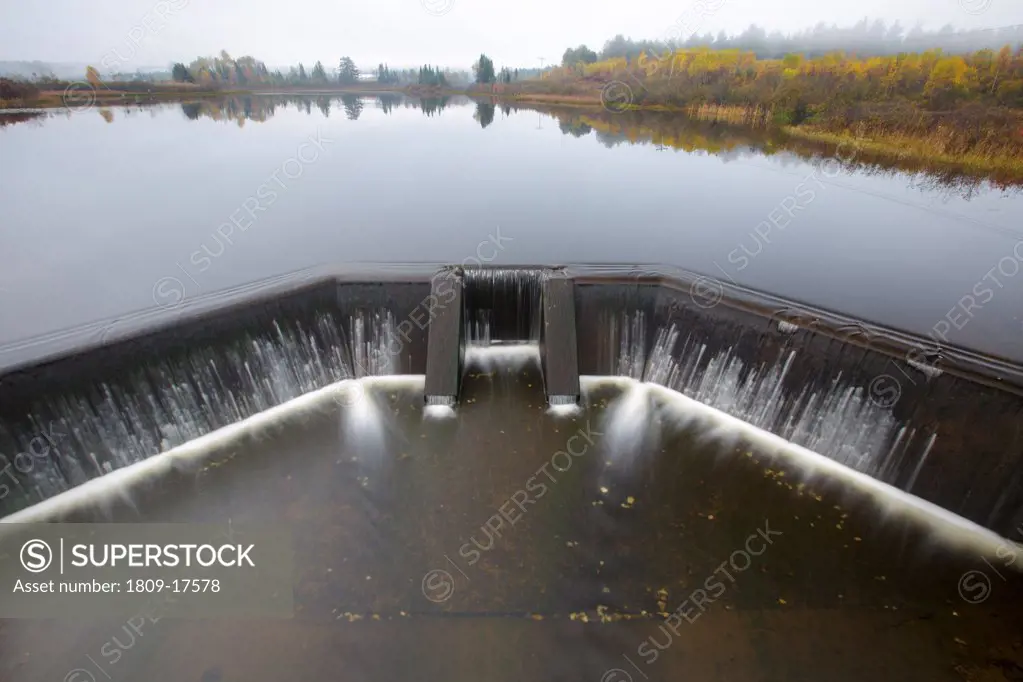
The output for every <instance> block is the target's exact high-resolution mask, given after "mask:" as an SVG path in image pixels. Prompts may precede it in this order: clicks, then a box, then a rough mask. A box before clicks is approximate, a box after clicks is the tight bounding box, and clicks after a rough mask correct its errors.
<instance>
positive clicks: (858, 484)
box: [581, 376, 1023, 568]
mask: <svg viewBox="0 0 1023 682" xmlns="http://www.w3.org/2000/svg"><path fill="white" fill-rule="evenodd" d="M581 382H582V385H583V390H584V391H586V392H588V391H589V390H592V389H594V388H598V387H601V386H608V385H610V384H617V385H618V386H619V387H620V388H621V389H622V390H623V391H629V390H631V389H634V388H635V387H637V386H638V385H640V382H637V381H635V380H634V379H630V378H627V377H616V378H610V377H589V376H587V377H581ZM642 386H644V387H645V388H646V391H643V392H642V393H643V394H647V395H651V396H654V397H656V398H657V399H658V400H659V402H660V403H661V404H662V405H665V406H670V407H671V408H672V409H674V410H676V411H677V417H678V418H679V419H680V420H682V421H684V422H689V421H691V420H692V419H693V417H694V416H695V417H697V418H700V419H701V420H702V421H703V423H704V424H705V425H707V426H710V427H711V429H715V430H717V433H716V434H715V435H717V436H718V437H719V438H721V439H725V438H727V437H729V436H731V437H741V438H744V439H746V440H748V441H749V442H751V443H752V444H753V445H754V446H755V447H756V448H757V450H758V451H759V452H762V453H764V454H766V455H769V456H774V457H777V458H779V459H781V460H784V461H786V462H787V463H788V464H791V465H793V466H794V467H796V468H798V469H800V470H801V471H802V472H803V473H805V474H806V475H807V476H815V475H819V476H825V477H829V478H833V479H841V480H842V481H843V483H847V484H849V485H850V486H851V487H852V488H854V489H855V490H856V491H858V492H860V493H863V494H865V495H867V496H868V497H870V498H871V499H872V501H874V502H876V503H877V504H878V506H879V509H880V510H881V511H882V512H886V513H889V514H892V515H895V516H900V517H902V518H907V519H910V520H911V521H913V522H914V523H916V524H918V526H919V527H920V528H921V530H923V531H924V532H925V534H926V535H928V536H929V537H930V538H931V539H932V540H933V541H936V542H939V543H941V544H943V545H945V546H948V547H953V548H955V549H958V550H962V551H973V552H976V553H978V554H980V555H982V556H986V557H998V558H999V561H1000V562H1002V563H1004V552H1005V551H1006V549H1007V548H1008V549H1009V550H1010V551H1013V552H1020V551H1023V545H1020V544H1018V543H1015V542H1013V541H1011V540H1007V539H1005V538H1003V537H1001V536H999V535H998V534H997V533H994V532H992V531H990V530H988V529H987V528H984V527H983V526H980V525H978V524H976V523H974V522H973V521H970V520H968V519H965V518H963V517H961V516H959V515H957V514H954V513H952V512H950V511H948V510H947V509H944V508H942V507H939V506H938V505H936V504H932V503H931V502H928V501H926V500H923V499H921V498H919V497H916V496H914V495H910V494H909V493H906V492H904V491H902V490H899V489H898V488H895V487H893V486H891V485H888V484H887V483H883V482H881V481H879V480H877V479H875V478H872V477H870V476H869V475H867V474H864V473H861V472H859V471H855V470H853V469H850V468H849V467H847V466H844V465H842V464H840V463H838V462H836V461H834V460H832V459H830V458H828V457H825V456H824V455H821V454H819V453H816V452H813V451H812V450H808V449H806V448H804V447H802V446H799V445H795V444H794V443H791V442H789V441H787V440H785V439H784V438H782V437H780V436H777V435H775V434H773V433H770V432H769V431H765V430H763V429H761V428H758V427H756V426H753V425H751V424H748V423H746V422H744V421H742V420H741V419H738V418H736V417H733V416H731V415H729V414H727V413H725V412H722V411H721V410H718V409H715V408H713V407H710V406H708V405H704V404H703V403H701V402H698V401H696V400H693V399H691V398H687V397H686V396H684V395H682V394H681V393H679V392H677V391H674V390H672V389H669V388H665V387H664V386H661V385H659V384H653V383H647V384H642ZM999 549H1001V551H1002V554H998V551H999ZM1021 568H1023V567H1021Z"/></svg>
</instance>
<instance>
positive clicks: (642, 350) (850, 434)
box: [608, 311, 936, 478]
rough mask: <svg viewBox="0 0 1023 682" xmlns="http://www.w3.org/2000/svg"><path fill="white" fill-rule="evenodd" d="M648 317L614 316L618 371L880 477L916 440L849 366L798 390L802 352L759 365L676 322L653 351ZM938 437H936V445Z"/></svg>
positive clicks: (613, 341) (786, 353) (665, 329)
mask: <svg viewBox="0 0 1023 682" xmlns="http://www.w3.org/2000/svg"><path fill="white" fill-rule="evenodd" d="M646 322H647V320H646V314H645V313H643V312H642V311H636V312H635V313H621V314H619V315H617V316H615V317H612V318H611V324H610V328H609V330H608V333H609V337H608V340H609V341H610V346H609V347H610V348H617V349H618V352H617V357H614V358H612V361H613V364H614V367H613V368H612V372H611V373H612V374H615V375H619V376H627V377H631V378H633V379H639V380H642V381H648V382H652V383H656V384H660V385H662V386H665V387H667V388H671V389H673V390H676V391H678V392H680V393H682V394H683V395H686V396H688V397H690V398H693V399H695V400H698V401H700V402H702V403H704V404H706V405H709V406H711V407H714V408H716V409H719V410H721V411H722V412H726V413H728V414H730V415H732V416H733V417H737V418H739V419H742V420H743V421H745V422H747V423H749V424H752V425H754V426H757V427H759V428H762V429H764V430H766V431H770V432H772V433H775V434H777V435H779V436H781V437H782V438H785V439H786V440H788V441H791V442H793V443H796V444H797V445H801V446H803V447H806V448H808V449H810V450H813V451H815V452H819V453H821V454H823V455H827V456H828V457H831V458H832V459H834V460H836V461H838V462H840V463H842V464H845V465H846V466H849V467H850V468H853V469H856V470H859V471H863V472H865V473H868V474H870V475H872V476H876V477H878V478H884V476H883V474H885V473H886V471H888V470H890V469H891V468H892V462H891V459H892V457H893V456H895V454H896V451H898V452H899V453H900V454H901V455H903V456H904V454H905V449H906V448H907V447H908V446H909V442H910V441H911V440H912V436H911V437H910V438H908V439H907V438H905V437H904V436H905V430H906V425H905V424H903V423H901V422H900V420H898V419H897V418H896V417H895V415H893V414H892V412H891V410H890V409H888V408H886V407H885V406H882V405H879V404H877V403H875V402H874V401H872V400H871V398H870V395H869V390H868V387H867V386H860V385H856V384H855V383H853V382H851V381H849V380H848V379H847V378H846V377H845V376H843V374H842V373H841V372H837V373H836V374H835V375H834V376H833V377H827V378H825V379H824V381H823V382H820V381H819V382H816V384H815V385H814V386H810V385H805V386H803V387H802V388H800V389H799V390H798V391H797V390H793V389H792V388H791V387H790V386H789V387H787V386H786V377H787V376H788V374H789V372H790V370H791V369H792V367H793V366H794V365H796V363H798V362H799V353H798V351H796V350H791V349H787V350H784V351H782V352H780V353H779V354H778V356H777V357H775V358H774V359H773V361H765V362H762V363H760V364H756V365H752V364H749V363H747V362H744V361H743V360H742V359H741V358H740V357H739V355H738V352H737V349H736V346H734V345H727V346H724V347H717V348H715V347H714V346H712V344H711V343H710V340H709V339H704V338H699V337H698V336H697V335H696V334H695V333H690V334H684V333H683V331H682V330H681V329H680V328H679V327H678V326H677V325H676V324H674V323H672V324H670V325H669V326H667V327H661V328H659V329H657V331H656V333H655V334H654V338H653V343H652V345H650V346H649V351H647V348H648V345H647V341H646V334H647V331H646V330H647V326H646ZM648 352H649V355H648ZM790 383H791V382H790ZM935 438H936V435H931V436H930V437H929V439H928V441H927V442H928V444H929V445H928V449H929V446H930V445H933V442H934V439H935ZM900 444H901V449H900ZM914 478H915V476H914Z"/></svg>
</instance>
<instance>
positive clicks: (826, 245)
mask: <svg viewBox="0 0 1023 682" xmlns="http://www.w3.org/2000/svg"><path fill="white" fill-rule="evenodd" d="M101 113H102V114H103V115H101ZM328 140H329V141H328ZM317 143H318V144H319V145H320V146H319V147H317V146H315V144H317ZM310 145H313V146H310ZM300 148H301V154H302V156H303V158H304V159H307V160H309V159H311V160H310V161H309V162H308V163H305V162H302V161H298V160H294V161H293V160H292V159H297V155H298V154H299V150H300ZM798 151H802V152H804V153H807V154H809V153H808V152H806V150H805V149H802V148H801V149H800V150H798ZM0 156H2V158H4V159H5V160H7V159H15V160H17V163H5V164H3V167H2V169H0V203H2V204H3V206H4V225H5V228H4V230H3V232H2V233H0V311H2V316H3V319H4V324H3V325H2V328H0V365H2V364H4V362H5V356H6V355H7V353H6V352H5V350H4V349H3V348H2V346H4V345H5V344H11V343H14V342H15V341H17V340H22V339H25V338H27V337H32V336H35V335H39V334H44V333H53V332H55V331H57V330H63V329H67V328H69V327H73V326H77V325H81V324H85V323H87V322H91V321H94V320H97V319H106V318H114V317H117V316H118V315H123V314H125V313H128V312H132V311H137V310H142V309H147V308H153V307H155V306H157V305H165V306H173V305H175V304H177V303H178V302H179V301H180V299H181V297H184V299H185V300H191V299H194V298H195V297H197V296H200V295H202V294H206V293H210V292H213V291H219V290H223V289H225V288H228V287H232V286H236V285H239V284H243V283H248V282H251V281H253V280H256V279H259V278H263V277H270V276H274V275H278V274H281V273H285V272H291V271H294V270H298V269H301V268H304V267H307V266H310V265H314V264H320V263H344V262H367V261H373V262H410V261H416V262H422V261H433V262H455V263H461V262H467V263H470V264H474V263H477V262H479V263H484V264H487V265H510V264H550V263H569V262H629V263H669V264H672V265H677V266H681V267H686V268H689V269H692V270H695V271H699V272H704V273H706V274H708V275H710V276H713V277H717V278H719V279H721V280H723V281H731V280H733V279H734V280H735V281H736V282H739V283H740V284H743V285H748V286H751V287H754V288H758V289H762V290H765V291H768V292H771V293H774V294H777V295H780V296H785V297H790V298H794V299H796V300H803V301H807V302H809V303H811V304H815V305H817V306H820V307H824V308H830V309H836V310H839V311H841V312H844V313H847V314H850V315H852V316H856V317H862V318H864V319H868V320H873V321H877V322H880V323H883V324H887V325H891V326H895V327H900V328H908V329H911V330H916V331H918V332H919V333H923V334H926V333H927V332H928V331H929V330H932V329H933V328H934V327H935V325H938V324H939V323H941V322H942V320H945V324H944V327H947V328H948V331H947V333H946V336H947V338H948V340H949V342H951V343H954V344H962V345H966V346H970V347H975V348H979V349H982V350H985V351H989V352H993V353H996V354H1000V355H1003V356H1009V357H1014V358H1016V359H1023V356H1020V348H1023V344H1020V343H1019V339H1020V335H1021V334H1023V313H1021V312H1020V310H1019V308H1018V306H1017V305H1016V303H1015V302H1016V301H1018V300H1020V298H1021V295H1023V285H1021V281H1023V278H1021V277H1020V276H1019V275H1018V274H1009V275H1002V274H999V271H998V270H997V268H998V267H999V264H1000V263H1001V267H1002V269H1003V270H1004V271H1005V272H1006V273H1017V272H1018V269H1017V268H1016V266H1017V265H1018V259H1017V257H1016V256H1017V254H1020V253H1023V247H1019V248H1017V250H1016V251H1015V252H1014V248H1015V246H1014V245H1015V244H1016V243H1017V242H1019V240H1020V238H1021V237H1020V235H1021V233H1023V230H1021V229H1020V227H1019V226H1020V224H1021V219H1023V199H1021V197H1020V196H1019V193H1018V191H1016V190H1013V189H1011V188H1008V189H1004V190H1003V189H1000V188H997V187H993V186H990V185H987V184H983V183H981V184H979V185H978V184H975V183H971V182H968V181H965V180H963V179H962V178H955V177H954V176H953V177H949V176H948V175H947V173H946V174H944V175H943V174H926V173H924V174H920V173H913V172H909V170H907V171H906V172H901V171H898V170H895V171H883V172H882V171H881V170H879V169H878V167H876V166H872V165H857V163H859V162H861V161H862V162H863V163H864V164H866V163H867V162H869V161H870V159H867V158H866V157H863V158H857V159H854V163H853V165H852V166H850V167H848V168H844V167H838V166H836V165H835V164H834V163H826V162H824V161H822V160H821V159H819V158H818V159H814V158H812V156H809V155H808V156H806V157H803V156H800V155H799V154H797V153H795V152H785V151H779V147H778V145H777V144H776V141H774V140H771V139H767V138H765V137H763V136H762V135H759V136H758V135H754V134H749V133H743V132H741V131H736V130H733V129H729V128H727V127H723V126H708V125H702V124H700V125H698V124H689V125H681V124H679V123H678V122H677V119H673V120H672V121H664V120H662V119H658V118H657V117H656V116H653V115H643V116H640V117H631V116H630V115H621V116H618V117H615V116H611V115H610V114H600V113H595V114H594V113H587V112H579V111H575V112H569V113H565V112H548V113H538V112H536V111H530V110H527V109H523V110H511V109H506V108H502V107H500V106H498V107H496V109H494V108H492V107H486V106H484V107H482V108H481V107H478V106H477V105H476V104H474V103H471V102H468V101H464V100H450V101H447V102H439V101H434V102H426V103H419V102H413V101H409V100H403V99H401V98H386V99H383V100H373V99H365V100H359V99H358V98H354V99H353V98H351V97H349V98H346V99H344V100H339V99H337V98H330V97H319V98H306V99H304V100H299V101H290V102H288V101H285V100H283V99H276V100H272V99H260V98H255V97H250V98H235V99H231V100H225V101H223V102H207V103H203V104H186V105H177V104H174V105H166V106H157V107H152V108H148V107H147V108H144V109H141V110H139V109H125V108H110V109H105V110H104V111H103V112H97V111H89V112H83V113H78V114H75V115H68V114H66V113H60V112H58V113H56V114H48V115H47V116H45V117H43V118H42V119H41V120H40V119H35V121H23V122H18V123H13V124H11V125H6V126H4V127H3V128H2V129H0ZM314 157H315V158H314ZM285 165H287V168H285V167H284V166H285ZM811 174H815V175H814V176H813V177H814V178H815V179H814V180H811V181H809V187H810V188H811V189H812V190H813V195H814V198H813V199H812V201H808V200H807V197H808V196H809V195H807V194H805V192H806V189H807V188H806V186H804V187H802V188H801V189H800V186H801V184H805V183H806V178H808V177H809V176H811ZM275 178H276V179H275ZM818 181H819V184H817V183H818ZM261 188H262V189H261ZM271 191H272V192H274V194H275V197H274V199H273V201H272V203H271V201H270V199H269V194H268V192H271ZM789 198H795V199H796V200H797V201H799V202H800V203H799V209H800V210H798V211H794V212H793V213H792V214H791V215H786V214H785V213H784V209H783V208H780V207H782V206H784V205H791V203H790V202H789V201H787V199H789ZM782 202H785V203H784V204H783V203H782ZM257 208H258V209H260V210H258V211H257V210H255V209H257ZM250 210H251V211H252V212H251V213H249V211H250ZM232 215H233V216H234V219H235V220H236V221H237V223H238V225H241V226H244V228H245V229H244V230H243V229H242V227H240V226H238V225H236V226H230V221H231V220H232ZM770 216H774V217H773V218H771V217H770ZM772 219H773V220H777V223H778V224H777V225H769V226H768V227H769V231H768V228H765V227H764V224H765V221H767V222H768V223H769V222H770V221H771V220H772ZM225 225H226V226H225ZM779 225H784V227H779ZM218 228H219V229H220V230H221V233H218V232H217V230H218ZM225 234H226V235H227V236H224V235H225ZM1004 259H1008V260H1004ZM992 268H995V270H994V271H992ZM992 273H993V274H992ZM995 280H997V283H996V281H995ZM967 296H969V297H972V303H971V300H970V299H966V300H965V301H964V297H967ZM961 302H962V304H963V307H966V308H969V309H970V310H969V311H967V312H964V311H963V307H959V308H958V309H957V306H959V304H960V303H961ZM949 316H951V320H954V324H953V322H950V321H949V319H950V318H949ZM940 328H941V327H939V329H940Z"/></svg>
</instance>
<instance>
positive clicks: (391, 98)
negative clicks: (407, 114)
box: [376, 94, 404, 114]
mask: <svg viewBox="0 0 1023 682" xmlns="http://www.w3.org/2000/svg"><path fill="white" fill-rule="evenodd" d="M402 99H404V98H403V97H402V96H401V95H387V94H382V95H377V97H376V100H377V106H378V107H380V109H381V110H382V111H383V112H384V113H385V114H389V113H391V110H392V109H394V108H395V107H396V106H398V105H399V104H401V100H402Z"/></svg>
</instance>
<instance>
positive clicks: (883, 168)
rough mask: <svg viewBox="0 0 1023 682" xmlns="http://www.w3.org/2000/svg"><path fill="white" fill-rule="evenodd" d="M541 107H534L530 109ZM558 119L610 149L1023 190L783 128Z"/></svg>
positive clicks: (924, 186) (573, 114)
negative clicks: (763, 160) (638, 148)
mask: <svg viewBox="0 0 1023 682" xmlns="http://www.w3.org/2000/svg"><path fill="white" fill-rule="evenodd" d="M529 109H531V110H535V109H534V108H533V107H529ZM540 109H541V110H542V111H544V113H551V114H553V115H554V116H556V117H557V118H558V127H559V128H560V129H561V132H562V133H563V134H565V135H573V136H575V137H582V136H583V135H586V134H588V133H589V132H590V131H591V130H592V131H596V139H597V141H598V142H600V144H602V145H604V146H605V147H607V148H609V149H610V148H612V147H616V146H618V145H620V144H625V143H627V144H638V145H653V146H656V147H658V148H659V149H675V150H679V151H686V152H694V151H703V152H709V153H711V154H715V155H718V156H721V157H722V158H724V159H725V160H736V159H742V158H758V157H763V156H771V157H772V158H773V159H774V160H776V161H777V162H778V163H779V164H780V165H782V166H799V165H801V164H805V163H811V164H813V165H815V166H819V167H820V168H821V169H827V172H828V173H832V172H834V171H835V169H837V168H841V169H842V170H845V171H848V172H856V173H861V174H866V175H870V176H894V175H896V174H910V175H911V176H912V177H911V181H910V186H911V187H916V188H920V189H921V190H925V191H937V192H941V193H943V194H944V195H945V196H948V197H959V198H966V199H970V198H972V197H974V196H976V195H977V194H978V193H979V192H981V191H982V190H983V189H984V188H986V187H995V188H998V189H1002V190H1008V191H1015V192H1018V191H1019V190H1020V189H1021V186H1023V183H1021V182H1020V180H1019V179H1016V178H1009V177H999V176H998V175H997V174H994V175H993V176H992V177H988V176H985V175H983V174H970V173H968V172H964V170H963V169H962V168H960V167H957V166H955V165H948V164H946V165H941V164H934V163H928V162H926V161H921V160H917V159H911V158H892V157H891V156H888V155H884V154H877V153H869V152H867V151H866V150H858V151H857V152H856V153H855V154H853V155H852V156H851V158H850V154H849V151H848V145H846V148H845V149H844V150H839V149H837V148H836V147H835V145H833V144H827V143H820V142H813V141H808V140H804V139H802V138H793V137H789V136H787V135H785V134H784V133H782V132H781V131H777V130H756V129H752V128H747V127H743V126H734V125H730V124H727V123H720V122H710V121H701V120H696V119H691V118H688V117H685V116H682V115H679V114H672V113H663V112H650V111H631V112H622V113H617V114H612V113H609V112H603V111H599V110H596V109H594V110H587V111H580V110H578V109H558V108H556V107H555V108H547V107H541V108H540Z"/></svg>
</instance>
